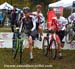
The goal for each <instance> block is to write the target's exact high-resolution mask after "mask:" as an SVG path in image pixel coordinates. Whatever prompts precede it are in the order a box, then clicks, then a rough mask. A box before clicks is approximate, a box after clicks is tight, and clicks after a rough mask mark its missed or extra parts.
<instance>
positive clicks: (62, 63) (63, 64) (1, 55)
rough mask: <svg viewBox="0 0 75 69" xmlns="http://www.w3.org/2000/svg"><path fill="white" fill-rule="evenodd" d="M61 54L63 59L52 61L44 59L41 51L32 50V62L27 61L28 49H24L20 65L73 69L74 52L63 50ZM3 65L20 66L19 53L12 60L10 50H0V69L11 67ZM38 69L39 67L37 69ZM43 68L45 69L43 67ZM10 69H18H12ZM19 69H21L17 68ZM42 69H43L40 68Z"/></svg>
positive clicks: (74, 65)
mask: <svg viewBox="0 0 75 69" xmlns="http://www.w3.org/2000/svg"><path fill="white" fill-rule="evenodd" d="M62 52H63V55H64V57H63V59H56V60H53V59H51V58H49V57H46V56H44V55H43V53H42V50H40V49H34V50H33V55H34V60H33V61H30V60H29V52H28V49H24V52H23V63H22V65H23V66H24V65H26V64H29V65H39V64H41V65H52V67H51V69H75V50H64V51H62ZM4 65H20V64H19V53H18V55H17V57H16V59H15V60H14V59H13V58H12V50H11V49H0V69H11V67H10V68H9V67H4ZM38 68H39V67H38ZM38 68H37V67H36V68H30V69H38ZM44 68H45V67H44ZM12 69H18V67H17V68H16V67H15V68H12ZM19 69H21V68H20V67H19ZM24 69H25V68H24ZM26 69H29V68H26ZM40 69H43V68H40ZM49 69H50V68H49Z"/></svg>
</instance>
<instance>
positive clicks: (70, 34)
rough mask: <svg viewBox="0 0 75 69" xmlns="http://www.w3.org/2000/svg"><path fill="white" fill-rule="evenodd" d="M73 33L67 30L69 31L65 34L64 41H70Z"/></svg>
mask: <svg viewBox="0 0 75 69" xmlns="http://www.w3.org/2000/svg"><path fill="white" fill-rule="evenodd" d="M73 36H74V35H73V33H72V32H71V31H69V33H68V34H67V35H66V42H67V43H71V42H72V40H73Z"/></svg>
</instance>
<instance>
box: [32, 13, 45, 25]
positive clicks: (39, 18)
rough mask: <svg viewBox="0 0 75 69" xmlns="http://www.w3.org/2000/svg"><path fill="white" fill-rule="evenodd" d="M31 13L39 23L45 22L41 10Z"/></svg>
mask: <svg viewBox="0 0 75 69" xmlns="http://www.w3.org/2000/svg"><path fill="white" fill-rule="evenodd" d="M32 15H34V17H35V20H36V23H40V24H42V23H45V18H44V16H43V14H42V13H41V12H40V13H37V12H33V13H32Z"/></svg>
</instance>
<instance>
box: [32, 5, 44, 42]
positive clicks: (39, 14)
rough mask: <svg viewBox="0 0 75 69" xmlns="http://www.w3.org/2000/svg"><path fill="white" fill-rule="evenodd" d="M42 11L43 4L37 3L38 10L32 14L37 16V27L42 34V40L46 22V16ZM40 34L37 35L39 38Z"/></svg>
mask: <svg viewBox="0 0 75 69" xmlns="http://www.w3.org/2000/svg"><path fill="white" fill-rule="evenodd" d="M41 11H42V5H40V4H38V5H36V11H35V12H32V15H34V16H35V20H36V29H37V30H38V32H39V34H40V41H41V40H42V37H41V36H42V35H43V24H44V23H45V18H44V16H43V14H42V12H41ZM39 34H38V35H37V37H38V38H39Z"/></svg>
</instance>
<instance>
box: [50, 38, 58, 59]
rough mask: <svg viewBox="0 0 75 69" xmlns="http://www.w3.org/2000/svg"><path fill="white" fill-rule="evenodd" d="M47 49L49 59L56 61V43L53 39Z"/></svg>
mask: <svg viewBox="0 0 75 69" xmlns="http://www.w3.org/2000/svg"><path fill="white" fill-rule="evenodd" d="M49 48H50V57H51V58H53V59H56V57H57V43H56V41H55V40H54V39H53V40H51V41H50V45H49Z"/></svg>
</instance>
